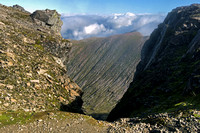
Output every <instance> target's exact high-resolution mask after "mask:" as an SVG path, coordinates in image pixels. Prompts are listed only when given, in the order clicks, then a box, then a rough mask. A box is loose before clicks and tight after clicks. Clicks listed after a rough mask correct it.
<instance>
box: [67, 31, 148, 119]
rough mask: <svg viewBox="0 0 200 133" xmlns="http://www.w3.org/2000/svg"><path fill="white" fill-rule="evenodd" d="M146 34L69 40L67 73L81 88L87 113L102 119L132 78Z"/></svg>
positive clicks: (133, 33) (134, 33)
mask: <svg viewBox="0 0 200 133" xmlns="http://www.w3.org/2000/svg"><path fill="white" fill-rule="evenodd" d="M146 39H147V37H143V36H142V35H141V34H140V33H138V32H132V33H126V34H121V35H115V36H110V37H105V38H89V39H84V40H81V41H73V44H74V45H73V47H72V52H71V56H70V60H69V63H68V64H67V67H68V68H67V69H68V70H69V71H68V74H69V75H70V77H72V78H73V79H74V80H75V82H76V83H77V84H78V85H79V86H81V88H83V90H84V94H83V100H84V105H83V106H84V109H85V112H86V113H87V114H90V115H92V116H93V117H95V118H98V119H105V118H106V117H107V114H108V113H109V112H110V111H111V110H112V108H113V107H114V106H115V104H116V103H117V101H118V100H119V99H120V98H121V97H122V96H123V94H124V93H125V91H126V90H127V88H128V86H129V84H130V82H131V81H132V78H133V75H134V72H135V69H136V65H137V63H138V62H139V59H140V54H139V52H140V50H141V48H142V45H143V44H144V42H145V40H146Z"/></svg>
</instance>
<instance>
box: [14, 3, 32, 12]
mask: <svg viewBox="0 0 200 133" xmlns="http://www.w3.org/2000/svg"><path fill="white" fill-rule="evenodd" d="M13 8H15V9H17V10H20V11H22V12H26V13H29V12H28V11H26V10H25V9H24V8H23V7H21V6H20V5H17V4H16V5H13Z"/></svg>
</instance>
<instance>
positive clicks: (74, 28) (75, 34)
mask: <svg viewBox="0 0 200 133" xmlns="http://www.w3.org/2000/svg"><path fill="white" fill-rule="evenodd" d="M164 18H165V15H163V14H133V13H130V12H128V13H125V14H112V15H85V14H74V15H72V14H62V17H61V19H62V21H63V26H62V30H61V34H62V36H63V37H64V38H66V39H75V40H80V39H84V38H89V37H104V36H109V35H114V34H121V33H127V32H132V31H138V32H140V33H142V34H143V35H145V36H146V35H150V34H151V32H152V31H153V30H154V29H155V28H156V27H157V26H158V24H160V23H161V22H162V21H163V20H164Z"/></svg>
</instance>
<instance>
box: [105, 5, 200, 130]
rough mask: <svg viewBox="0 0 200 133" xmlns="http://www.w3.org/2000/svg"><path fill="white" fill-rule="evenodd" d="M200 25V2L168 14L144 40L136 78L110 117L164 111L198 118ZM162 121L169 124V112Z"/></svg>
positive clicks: (181, 116) (184, 116)
mask: <svg viewBox="0 0 200 133" xmlns="http://www.w3.org/2000/svg"><path fill="white" fill-rule="evenodd" d="M199 29H200V4H193V5H190V6H184V7H178V8H176V9H174V10H172V11H171V12H170V13H169V14H168V15H167V17H166V19H165V20H164V22H163V23H162V24H160V25H159V26H158V28H157V29H156V30H154V31H153V33H152V34H151V36H150V38H149V40H148V41H147V42H146V43H145V44H144V46H143V48H142V52H141V61H140V63H139V65H138V66H137V70H136V74H135V76H134V80H133V82H132V83H131V84H130V87H129V88H128V90H127V92H126V93H125V94H124V96H123V98H122V99H121V100H120V102H119V103H118V104H117V105H116V107H115V108H114V109H113V110H112V111H111V113H110V114H109V116H108V120H109V121H113V120H116V119H119V118H123V117H134V116H137V117H144V116H147V115H150V114H156V113H165V112H167V113H171V114H174V116H175V119H178V117H179V119H184V118H187V117H188V118H189V117H191V116H192V117H194V118H195V117H196V118H198V119H199V113H200V112H199V109H200V30H199ZM192 112H193V113H194V112H195V114H193V113H192ZM152 120H156V119H152ZM157 120H158V119H157ZM187 120H188V121H191V120H190V119H187ZM159 121H160V123H164V125H165V126H167V125H169V124H170V123H169V121H167V117H166V116H165V117H163V118H162V119H159ZM177 123H179V122H177ZM182 124H183V125H184V126H185V127H188V128H190V127H193V126H194V125H193V126H189V125H185V124H184V123H182ZM168 128H169V127H168ZM173 128H174V127H173ZM184 131H189V130H187V129H184ZM194 131H195V130H194ZM195 132H197V131H195Z"/></svg>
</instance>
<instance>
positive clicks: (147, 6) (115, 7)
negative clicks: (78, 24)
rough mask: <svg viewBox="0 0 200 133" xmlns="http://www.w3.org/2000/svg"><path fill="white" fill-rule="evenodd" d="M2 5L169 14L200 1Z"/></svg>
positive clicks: (55, 0) (36, 0)
mask: <svg viewBox="0 0 200 133" xmlns="http://www.w3.org/2000/svg"><path fill="white" fill-rule="evenodd" d="M0 3H1V4H4V5H8V6H11V5H13V4H19V5H22V6H23V7H24V8H25V9H26V10H29V11H34V10H36V9H46V8H49V9H56V10H58V11H59V12H60V13H89V14H111V13H126V12H133V13H167V12H169V11H171V10H172V9H173V8H175V7H177V6H184V5H189V4H192V3H200V0H0Z"/></svg>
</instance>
